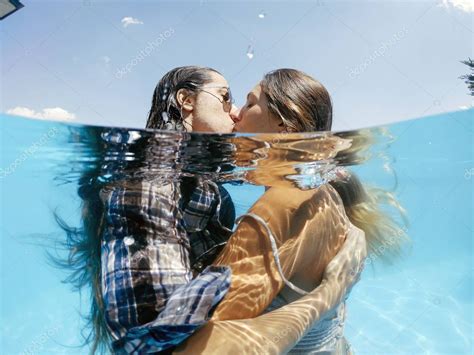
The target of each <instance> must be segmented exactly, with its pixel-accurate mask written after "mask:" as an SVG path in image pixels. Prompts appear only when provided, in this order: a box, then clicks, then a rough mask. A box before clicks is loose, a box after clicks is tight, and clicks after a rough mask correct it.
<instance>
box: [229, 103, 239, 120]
mask: <svg viewBox="0 0 474 355" xmlns="http://www.w3.org/2000/svg"><path fill="white" fill-rule="evenodd" d="M239 116H240V108H238V107H237V106H235V105H232V109H231V110H230V118H232V121H234V123H237V122H239V121H240V117H239Z"/></svg>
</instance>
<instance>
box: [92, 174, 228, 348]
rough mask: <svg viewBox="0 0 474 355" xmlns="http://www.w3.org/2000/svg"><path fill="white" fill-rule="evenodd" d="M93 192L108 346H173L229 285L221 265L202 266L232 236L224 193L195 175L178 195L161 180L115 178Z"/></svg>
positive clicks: (201, 320) (206, 315)
mask: <svg viewBox="0 0 474 355" xmlns="http://www.w3.org/2000/svg"><path fill="white" fill-rule="evenodd" d="M100 196H101V199H102V201H103V203H104V209H105V212H104V213H105V215H104V217H105V218H104V223H105V226H104V232H103V236H102V245H101V263H102V280H101V282H102V296H103V301H104V307H105V318H106V323H107V326H108V329H109V331H110V333H111V335H112V338H113V339H114V340H113V343H112V347H113V350H114V352H115V353H120V354H130V353H154V352H159V351H163V350H166V349H172V348H173V347H174V346H176V345H178V344H180V343H181V342H182V341H184V340H185V339H186V338H187V337H189V336H190V335H191V334H192V333H193V332H194V331H195V330H196V329H197V328H199V327H200V326H202V325H203V324H205V323H206V321H207V320H208V319H209V317H210V316H211V314H212V312H213V310H214V309H215V307H216V306H217V304H218V303H219V302H220V301H221V300H222V298H223V297H224V296H225V295H226V293H227V291H228V289H229V287H230V277H231V272H230V269H229V268H228V267H226V266H212V265H209V266H207V267H206V264H209V263H210V262H212V258H213V257H214V256H215V255H216V254H217V252H218V251H219V250H220V248H221V247H222V246H223V245H224V244H225V242H226V241H227V239H228V238H229V237H230V235H231V229H230V228H232V226H233V222H234V219H235V211H234V209H233V208H234V207H233V204H232V201H231V200H230V196H229V194H228V193H227V191H225V189H223V188H222V187H218V186H217V185H216V184H215V183H213V182H211V181H200V182H199V183H198V184H197V186H195V187H193V189H192V191H191V194H190V198H189V199H188V200H187V201H183V197H182V192H181V189H180V184H178V183H176V182H170V181H163V180H162V179H161V180H160V179H156V180H146V181H144V180H133V179H129V180H123V181H116V182H114V183H112V184H108V185H106V186H104V187H103V188H102V190H101V192H100ZM223 203H224V206H225V207H224V208H223V209H222V210H223V212H227V215H226V216H224V218H223V217H222V216H220V211H221V207H222V206H223ZM229 211H230V212H229ZM223 221H224V223H223ZM223 224H227V225H228V227H225V226H224V225H223ZM193 262H194V263H195V264H196V265H197V266H196V267H195V270H198V271H199V272H200V273H199V274H197V276H195V277H193V271H192V270H193V268H192V263H193Z"/></svg>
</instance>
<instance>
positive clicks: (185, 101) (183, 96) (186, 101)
mask: <svg viewBox="0 0 474 355" xmlns="http://www.w3.org/2000/svg"><path fill="white" fill-rule="evenodd" d="M176 101H177V102H178V105H179V107H181V109H182V110H185V111H188V112H191V111H192V110H193V109H194V103H195V102H196V100H195V96H194V95H193V94H192V93H191V92H190V91H189V90H187V89H179V90H178V92H177V93H176Z"/></svg>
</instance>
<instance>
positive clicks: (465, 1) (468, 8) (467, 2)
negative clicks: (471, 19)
mask: <svg viewBox="0 0 474 355" xmlns="http://www.w3.org/2000/svg"><path fill="white" fill-rule="evenodd" d="M441 4H442V6H444V7H446V8H449V7H455V8H457V9H459V10H462V11H465V12H474V0H442V2H441Z"/></svg>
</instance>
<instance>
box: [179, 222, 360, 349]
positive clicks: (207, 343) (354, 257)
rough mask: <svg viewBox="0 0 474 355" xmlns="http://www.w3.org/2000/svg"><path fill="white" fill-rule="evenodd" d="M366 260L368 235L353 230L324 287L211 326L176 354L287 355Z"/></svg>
mask: <svg viewBox="0 0 474 355" xmlns="http://www.w3.org/2000/svg"><path fill="white" fill-rule="evenodd" d="M366 256H367V249H366V241H365V235H364V232H363V231H362V230H360V229H358V228H356V227H354V226H351V228H350V232H349V235H348V237H347V239H346V241H345V243H344V245H343V247H342V248H341V250H340V251H339V252H338V254H337V255H336V256H335V257H334V258H333V259H332V260H331V262H330V263H329V264H328V265H327V267H326V269H325V271H324V277H323V281H322V282H321V284H320V285H319V286H318V287H317V288H316V289H315V290H313V291H312V292H311V293H309V294H308V295H306V296H303V297H302V298H300V299H298V300H297V301H294V302H292V303H290V304H288V305H286V306H283V307H281V308H279V309H277V310H274V311H272V312H269V313H266V314H263V315H260V316H258V317H256V318H253V319H240V320H224V321H216V322H209V323H207V324H206V325H204V326H203V327H202V328H200V329H199V330H198V331H197V332H196V333H194V334H193V335H192V336H191V337H190V338H188V339H187V340H186V342H184V343H183V344H181V345H180V346H179V347H178V348H177V349H176V353H206V354H212V353H219V354H220V353H229V354H233V353H235V354H242V353H265V354H280V353H284V352H287V351H289V350H290V349H291V348H292V347H293V346H294V345H295V344H296V343H297V342H298V341H299V340H300V339H301V338H302V337H303V336H304V334H305V333H306V332H307V331H308V330H309V329H310V328H311V327H312V326H313V325H314V324H315V323H316V322H317V321H318V320H319V319H321V317H322V316H323V315H324V314H325V313H326V312H327V311H329V310H330V309H332V308H333V307H335V306H336V305H338V304H339V303H340V302H341V301H343V300H344V298H345V297H347V295H348V294H349V292H350V290H351V289H352V287H353V286H354V284H355V283H356V282H357V281H358V280H359V278H360V273H361V271H362V269H363V263H364V260H365V258H366Z"/></svg>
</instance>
